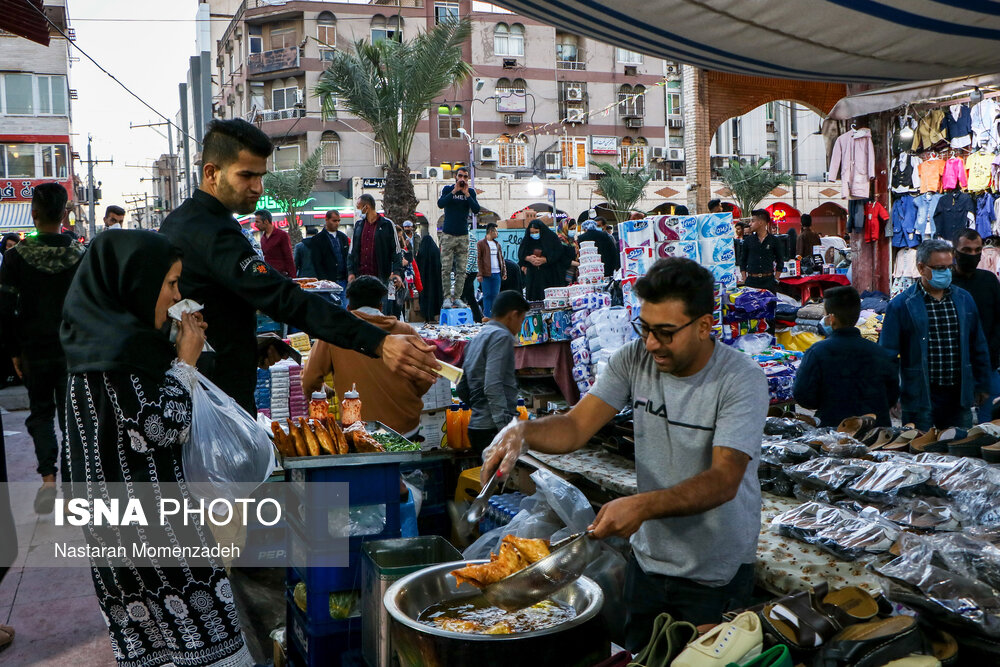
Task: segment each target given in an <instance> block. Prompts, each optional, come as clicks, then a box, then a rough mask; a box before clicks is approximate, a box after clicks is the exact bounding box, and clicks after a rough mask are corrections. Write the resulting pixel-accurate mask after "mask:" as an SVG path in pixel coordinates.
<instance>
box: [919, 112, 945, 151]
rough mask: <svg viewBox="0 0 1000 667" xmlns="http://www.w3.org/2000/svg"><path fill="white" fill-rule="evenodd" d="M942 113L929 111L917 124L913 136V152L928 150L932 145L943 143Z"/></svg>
mask: <svg viewBox="0 0 1000 667" xmlns="http://www.w3.org/2000/svg"><path fill="white" fill-rule="evenodd" d="M943 125H944V111H942V110H941V109H931V110H930V111H928V112H927V115H926V116H924V117H923V118H921V119H920V122H919V123H917V131H916V132H915V133H914V134H913V146H912V147H911V149H912V150H913V151H920V150H930V149H931V148H933V146H934V144H936V143H938V142H939V141H944V140H945V139H946V138H947V137H946V135H945V131H944V128H943V127H942V126H943Z"/></svg>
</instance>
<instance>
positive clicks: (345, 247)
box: [303, 229, 350, 280]
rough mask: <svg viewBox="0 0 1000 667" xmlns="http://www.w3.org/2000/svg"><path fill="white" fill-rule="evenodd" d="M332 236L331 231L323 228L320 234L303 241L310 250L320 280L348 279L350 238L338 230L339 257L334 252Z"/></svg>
mask: <svg viewBox="0 0 1000 667" xmlns="http://www.w3.org/2000/svg"><path fill="white" fill-rule="evenodd" d="M330 236H331V234H330V232H328V231H327V230H326V229H323V230H322V231H320V233H319V234H316V235H315V236H311V237H309V238H307V239H306V240H305V241H303V243H305V244H306V248H308V250H309V257H310V259H312V266H313V269H314V272H315V274H316V276H315V277H316V278H319V279H320V280H347V255H348V253H350V240H349V239H348V238H347V234H345V233H344V232H342V231H340V230H337V241H338V242H339V243H340V256H339V257H338V256H337V255H336V254H335V253H334V252H333V244H332V243H331V242H330Z"/></svg>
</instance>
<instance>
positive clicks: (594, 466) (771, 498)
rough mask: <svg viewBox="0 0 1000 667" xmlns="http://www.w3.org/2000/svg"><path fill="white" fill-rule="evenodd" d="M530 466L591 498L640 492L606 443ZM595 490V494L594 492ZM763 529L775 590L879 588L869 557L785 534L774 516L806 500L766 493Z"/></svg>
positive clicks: (761, 569) (760, 565)
mask: <svg viewBox="0 0 1000 667" xmlns="http://www.w3.org/2000/svg"><path fill="white" fill-rule="evenodd" d="M521 461H522V462H525V463H528V464H529V465H535V466H539V467H544V468H547V469H549V470H551V471H553V472H555V473H556V474H559V475H560V476H562V477H564V478H570V481H572V482H573V483H577V481H579V480H582V481H585V482H587V483H585V484H579V486H580V487H581V490H583V491H584V493H586V494H587V495H588V497H590V495H591V493H592V491H593V488H594V487H598V488H599V489H600V490H601V491H603V492H604V493H605V494H607V496H610V497H618V496H629V495H634V494H635V493H637V492H638V486H637V482H636V473H635V462H634V461H632V460H630V459H627V458H625V457H622V456H618V455H616V454H611V453H610V452H607V451H605V450H604V449H602V448H600V447H594V446H587V447H584V448H583V449H580V450H577V451H575V452H572V453H570V454H559V455H553V454H541V453H538V452H531V453H529V454H527V455H525V456H523V457H522V458H521ZM588 491H590V492H591V493H588ZM602 495H604V494H602ZM762 496H763V506H762V509H761V532H760V539H759V541H758V543H757V567H756V579H757V584H758V585H759V586H760V587H761V588H764V589H765V590H767V591H768V592H770V593H772V594H773V595H786V594H788V593H792V592H794V591H799V590H806V589H810V588H813V587H814V586H817V585H818V584H820V583H822V582H824V581H827V582H829V583H830V586H831V587H843V586H861V587H863V588H866V589H868V590H870V591H877V590H879V586H878V583H877V581H876V579H875V576H874V575H872V574H871V573H869V572H867V571H866V570H865V566H866V565H867V563H868V562H870V561H867V560H858V561H855V562H847V561H842V560H839V559H838V558H836V557H835V556H832V555H830V554H829V553H827V552H825V551H823V550H822V549H820V548H819V547H817V546H814V545H811V544H806V543H804V542H800V541H798V540H795V539H792V538H789V537H784V536H782V535H779V534H778V532H777V531H776V530H775V529H774V528H772V527H771V519H773V518H774V517H775V516H777V515H778V514H779V513H781V512H784V511H786V510H789V509H792V508H794V507H796V506H798V505H799V504H801V503H800V501H798V500H796V499H794V498H784V497H781V496H776V495H774V494H772V493H766V492H765V493H763V494H762Z"/></svg>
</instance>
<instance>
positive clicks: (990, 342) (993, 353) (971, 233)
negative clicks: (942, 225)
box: [951, 229, 1000, 422]
mask: <svg viewBox="0 0 1000 667" xmlns="http://www.w3.org/2000/svg"><path fill="white" fill-rule="evenodd" d="M982 256H983V237H982V236H980V235H979V232H977V231H976V230H975V229H964V230H962V231H961V232H959V234H958V238H957V239H955V267H954V268H953V269H952V278H951V283H952V284H953V285H955V286H957V287H961V288H962V289H964V290H965V291H966V292H968V293H969V294H971V295H972V300H973V301H975V302H976V309H977V310H978V311H979V322H980V324H982V325H983V335H985V336H986V345H987V346H988V347H989V349H990V387H991V388H990V399H989V400H988V401H987V403H986V404H984V405H982V406H980V410H979V421H980V422H985V421H990V420H991V419H992V418H993V410H992V405H993V400H992V399H994V398H996V397H997V396H1000V374H998V373H997V366H998V365H1000V280H997V277H996V275H995V274H993V273H990V272H989V271H984V270H983V269H978V268H976V267H977V266H979V260H980V258H981V257H982Z"/></svg>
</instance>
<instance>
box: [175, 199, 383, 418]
mask: <svg viewBox="0 0 1000 667" xmlns="http://www.w3.org/2000/svg"><path fill="white" fill-rule="evenodd" d="M160 232H161V233H162V234H165V235H166V236H167V238H169V239H170V241H171V242H172V243H173V244H174V245H175V246H177V247H178V248H180V249H181V251H182V252H183V253H184V260H183V261H184V268H183V271H182V273H181V283H180V289H181V295H182V296H183V297H184V298H186V299H194V300H195V301H197V302H198V303H201V304H204V306H205V310H204V311H203V315H204V317H205V321H206V322H207V323H208V330H207V331H206V335H207V337H208V342H209V343H210V344H211V345H212V347H213V348H215V351H216V355H215V360H214V361H215V364H214V369H213V370H212V371H211V372H210V373H209V375H210V379H212V381H214V382H215V383H216V384H217V385H219V387H220V388H221V389H222V390H223V391H225V392H226V393H227V394H229V395H230V396H232V397H233V398H234V399H236V401H237V402H238V403H239V404H240V405H241V406H243V408H244V409H246V410H247V411H248V412H250V414H256V407H255V405H254V386H255V385H256V384H257V341H256V336H255V333H256V311H258V310H260V311H263V312H264V313H265V314H267V315H270V316H271V317H273V318H274V319H276V320H278V321H279V322H286V323H288V324H291V325H292V326H295V327H298V328H299V329H302V330H304V331H306V332H308V333H309V334H311V335H313V336H315V337H317V338H320V339H322V340H325V341H327V342H328V343H331V344H333V345H336V346H337V347H343V348H346V349H351V350H356V351H358V352H361V353H362V354H367V355H369V356H375V350H376V348H377V347H378V346H379V344H380V343H381V342H382V339H384V338H385V336H386V333H385V332H384V331H382V330H381V329H379V328H378V327H375V326H372V325H371V324H368V323H366V322H362V321H360V320H359V319H358V318H356V317H354V316H353V315H351V314H350V313H348V312H347V311H346V310H344V309H343V308H339V307H337V306H334V305H332V304H331V303H330V302H329V301H327V300H325V299H324V298H323V297H321V296H319V295H317V294H309V293H307V292H304V291H303V290H302V288H300V287H299V286H298V285H296V284H295V283H294V282H293V281H292V280H290V279H288V278H286V277H285V276H283V275H281V274H280V273H278V272H277V271H275V270H274V269H271V268H269V267H268V266H267V265H266V264H265V263H264V262H263V260H261V258H260V256H259V255H258V254H257V253H256V252H255V251H254V249H253V246H251V245H250V242H249V241H248V240H247V238H246V237H245V236H243V232H242V231H241V230H240V226H239V224H238V223H237V222H236V220H234V219H233V215H232V213H230V212H229V211H227V210H226V208H225V207H224V206H223V205H222V204H221V203H220V202H219V200H218V199H216V198H215V197H213V196H212V195H210V194H208V193H206V192H203V191H201V190H196V191H195V193H194V196H192V197H191V198H190V199H188V200H187V201H185V202H184V203H183V204H181V205H180V206H179V207H178V208H177V209H176V210H175V211H174V212H173V213H171V214H170V215H168V216H167V219H166V220H164V221H163V225H162V226H161V227H160Z"/></svg>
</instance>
